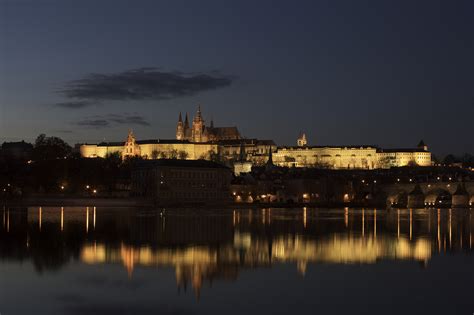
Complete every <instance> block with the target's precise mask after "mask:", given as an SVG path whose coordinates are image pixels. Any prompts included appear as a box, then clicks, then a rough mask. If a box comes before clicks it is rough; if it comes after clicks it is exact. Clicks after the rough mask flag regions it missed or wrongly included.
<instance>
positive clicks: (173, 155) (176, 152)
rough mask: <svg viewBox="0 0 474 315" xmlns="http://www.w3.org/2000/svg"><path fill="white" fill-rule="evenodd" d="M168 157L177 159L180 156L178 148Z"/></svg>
mask: <svg viewBox="0 0 474 315" xmlns="http://www.w3.org/2000/svg"><path fill="white" fill-rule="evenodd" d="M168 157H169V158H170V159H177V158H178V150H176V149H173V150H171V151H170V153H169V156H168Z"/></svg>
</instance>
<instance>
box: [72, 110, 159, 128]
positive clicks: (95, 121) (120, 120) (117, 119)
mask: <svg viewBox="0 0 474 315" xmlns="http://www.w3.org/2000/svg"><path fill="white" fill-rule="evenodd" d="M75 124H76V125H78V126H82V127H90V128H96V129H101V128H107V127H112V126H114V125H129V126H130V125H139V126H150V123H149V122H148V121H146V120H145V118H144V117H143V116H141V115H138V114H137V113H123V114H108V115H94V116H89V117H85V118H84V119H82V120H79V121H77V122H76V123H75Z"/></svg>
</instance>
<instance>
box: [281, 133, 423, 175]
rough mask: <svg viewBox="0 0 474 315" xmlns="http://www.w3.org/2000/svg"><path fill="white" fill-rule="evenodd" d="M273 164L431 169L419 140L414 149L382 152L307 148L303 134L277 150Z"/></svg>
mask: <svg viewBox="0 0 474 315" xmlns="http://www.w3.org/2000/svg"><path fill="white" fill-rule="evenodd" d="M273 163H274V164H275V165H278V166H286V167H320V168H329V169H376V168H390V167H401V166H407V165H418V166H431V153H430V152H429V151H428V146H427V145H426V144H425V143H424V142H423V141H421V142H420V143H419V144H418V146H417V147H416V148H401V149H382V148H379V147H377V146H373V145H360V146H307V139H306V135H304V134H303V135H302V136H300V137H299V138H298V139H297V146H289V147H278V150H277V151H276V152H275V153H273Z"/></svg>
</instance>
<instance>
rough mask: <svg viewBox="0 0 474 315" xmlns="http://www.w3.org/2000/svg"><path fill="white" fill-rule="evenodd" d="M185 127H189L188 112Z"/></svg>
mask: <svg viewBox="0 0 474 315" xmlns="http://www.w3.org/2000/svg"><path fill="white" fill-rule="evenodd" d="M184 128H189V120H188V113H186V117H185V118H184Z"/></svg>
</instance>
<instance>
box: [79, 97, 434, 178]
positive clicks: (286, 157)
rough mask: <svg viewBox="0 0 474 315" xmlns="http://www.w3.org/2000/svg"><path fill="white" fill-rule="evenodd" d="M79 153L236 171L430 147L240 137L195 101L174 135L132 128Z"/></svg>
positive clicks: (390, 160)
mask: <svg viewBox="0 0 474 315" xmlns="http://www.w3.org/2000/svg"><path fill="white" fill-rule="evenodd" d="M79 148H80V153H81V156H83V157H90V158H93V157H102V158H103V157H106V156H107V155H108V154H111V153H118V154H120V155H121V156H122V158H123V159H126V158H129V157H133V156H140V157H142V158H144V159H159V158H167V159H187V160H198V159H205V160H220V161H223V162H225V163H227V164H229V165H232V166H233V167H234V169H235V171H236V173H241V172H248V171H249V170H250V169H251V166H252V165H264V164H265V163H267V162H268V160H269V159H270V157H272V160H271V163H272V164H274V165H277V166H286V167H319V168H332V169H377V168H390V167H400V166H406V165H419V166H430V165H431V153H430V152H429V151H428V147H427V146H426V145H425V143H423V141H421V142H420V143H419V145H418V146H417V147H415V148H401V149H383V148H380V147H377V146H373V145H347V146H334V145H326V146H321V145H320V146H315V145H311V146H310V145H308V138H307V137H306V134H305V133H300V135H299V137H298V139H297V145H296V146H280V147H277V146H276V144H275V142H273V141H272V140H260V139H252V138H251V139H248V138H243V137H241V135H240V133H239V131H238V129H237V127H214V122H213V121H212V119H211V122H210V125H209V126H206V125H205V121H204V118H203V116H202V113H201V107H200V106H199V107H198V109H197V112H196V115H195V116H194V118H193V120H192V125H190V124H189V120H188V114H187V113H186V114H185V119H184V122H183V119H182V115H181V113H180V114H179V117H178V123H177V126H176V139H152V140H136V139H135V136H134V135H133V133H132V132H131V131H130V132H129V134H128V137H127V139H126V141H125V142H123V141H122V142H107V143H105V142H102V143H99V144H82V145H79Z"/></svg>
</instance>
